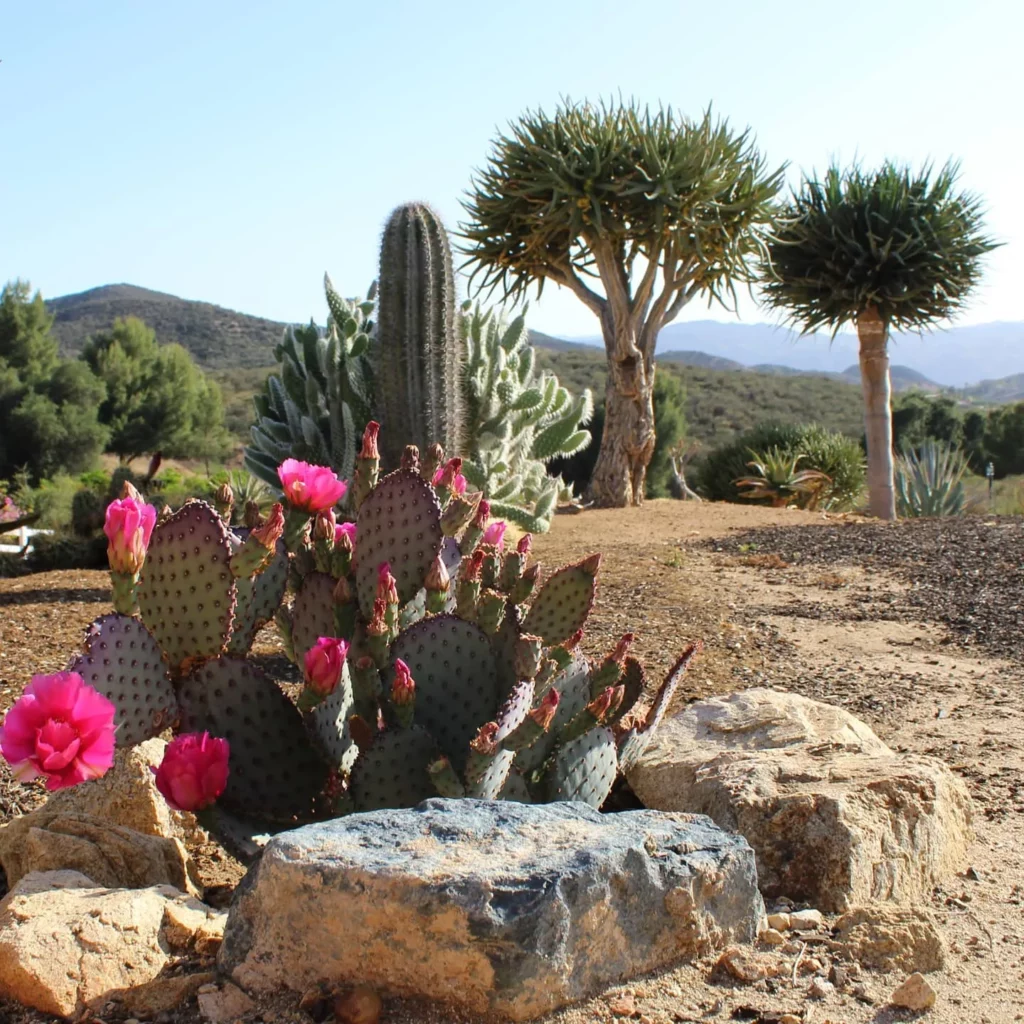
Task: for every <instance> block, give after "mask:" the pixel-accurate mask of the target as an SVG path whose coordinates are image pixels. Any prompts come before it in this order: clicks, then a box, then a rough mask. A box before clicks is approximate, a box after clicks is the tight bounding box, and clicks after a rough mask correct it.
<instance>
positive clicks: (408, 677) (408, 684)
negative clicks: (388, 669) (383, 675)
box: [391, 658, 416, 707]
mask: <svg viewBox="0 0 1024 1024" xmlns="http://www.w3.org/2000/svg"><path fill="white" fill-rule="evenodd" d="M415 699H416V682H415V680H414V679H413V677H412V672H410V671H409V666H408V665H407V664H406V663H405V662H404V661H402V659H401V658H395V678H394V679H393V680H392V682H391V700H392V703H394V704H395V705H396V706H397V707H404V706H406V705H408V704H411V703H412V702H413V701H414V700H415Z"/></svg>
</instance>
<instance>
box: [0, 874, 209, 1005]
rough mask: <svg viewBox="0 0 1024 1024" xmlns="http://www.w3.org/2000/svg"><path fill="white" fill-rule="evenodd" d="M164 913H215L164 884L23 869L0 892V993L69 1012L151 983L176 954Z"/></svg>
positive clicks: (201, 918) (194, 917)
mask: <svg viewBox="0 0 1024 1024" xmlns="http://www.w3.org/2000/svg"><path fill="white" fill-rule="evenodd" d="M186 911H187V912H188V914H187V915H186V914H185V913H184V912H186ZM169 916H170V917H171V919H172V920H173V922H174V924H173V926H172V930H173V928H180V926H181V922H182V921H183V920H191V921H194V922H195V923H196V924H197V926H199V927H201V926H203V925H205V924H206V923H208V922H210V921H212V920H214V919H215V918H216V917H217V916H218V915H217V912H216V911H214V910H212V909H211V908H209V907H206V906H204V905H203V904H201V903H199V902H198V900H195V899H194V898H193V897H191V896H188V895H186V894H184V893H182V892H179V891H178V890H177V889H175V888H173V887H172V886H169V885H159V886H152V887H150V888H146V889H106V888H102V887H99V886H96V885H95V883H94V882H93V881H92V880H91V879H89V878H86V877H85V876H84V875H82V874H81V873H80V872H75V871H57V872H39V873H32V874H29V875H26V876H25V877H24V878H23V879H21V881H20V882H18V884H16V885H15V886H14V887H13V888H12V889H11V891H10V892H9V893H8V894H7V895H6V896H5V897H4V899H3V900H0V997H4V998H7V999H13V1000H15V1001H17V1002H19V1003H22V1004H23V1005H25V1006H31V1007H33V1008H35V1009H37V1010H41V1011H43V1012H44V1013H51V1014H56V1015H58V1016H61V1017H70V1016H72V1015H75V1014H77V1013H78V1012H80V1011H81V1010H82V1009H83V1008H84V1007H87V1006H93V1005H96V1004H99V1003H102V1002H105V1001H107V1000H109V999H111V998H114V997H118V998H121V994H122V993H124V992H125V990H137V989H139V988H140V987H144V986H147V985H151V984H152V983H153V982H154V981H155V980H156V979H157V978H158V976H159V975H160V972H161V971H162V970H163V969H164V968H165V967H166V966H167V964H168V963H169V962H170V960H171V959H172V958H174V957H176V956H177V955H178V954H179V949H180V941H181V937H180V936H178V937H177V942H178V943H179V945H178V946H177V947H176V946H175V944H172V943H171V942H170V941H168V934H167V932H168V928H167V922H168V918H169ZM185 944H186V945H187V944H188V941H187V940H186V943H185Z"/></svg>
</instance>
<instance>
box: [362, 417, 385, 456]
mask: <svg viewBox="0 0 1024 1024" xmlns="http://www.w3.org/2000/svg"><path fill="white" fill-rule="evenodd" d="M379 433H380V424H379V423H378V422H377V421H376V420H370V422H369V423H367V424H366V429H365V430H364V431H363V446H362V448H360V450H359V458H361V459H379V458H380V452H379V451H378V450H377V435H378V434H379Z"/></svg>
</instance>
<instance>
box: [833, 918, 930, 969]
mask: <svg viewBox="0 0 1024 1024" xmlns="http://www.w3.org/2000/svg"><path fill="white" fill-rule="evenodd" d="M831 948H832V949H833V950H836V951H839V952H841V953H842V955H843V956H844V957H845V958H846V959H848V960H855V961H857V963H861V964H864V965H865V966H867V967H872V968H875V969H876V970H880V971H895V970H899V971H906V972H921V971H938V970H941V969H942V968H943V966H944V965H945V961H946V950H945V944H944V942H943V939H942V934H941V932H940V931H939V928H938V922H937V921H936V919H935V917H934V915H932V914H931V913H930V912H929V911H927V910H925V909H924V908H919V907H900V906H890V905H887V904H884V903H874V904H867V905H866V906H863V907H856V908H855V909H853V910H850V911H848V912H847V913H845V914H843V916H842V917H840V918H839V920H838V921H836V924H835V942H834V943H832V944H831Z"/></svg>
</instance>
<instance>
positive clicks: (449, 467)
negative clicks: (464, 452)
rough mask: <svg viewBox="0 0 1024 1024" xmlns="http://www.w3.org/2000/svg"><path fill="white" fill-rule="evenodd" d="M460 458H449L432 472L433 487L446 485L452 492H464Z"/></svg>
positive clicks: (464, 480)
mask: <svg viewBox="0 0 1024 1024" xmlns="http://www.w3.org/2000/svg"><path fill="white" fill-rule="evenodd" d="M461 469H462V459H460V458H454V459H449V460H448V461H447V462H446V463H445V464H444V465H443V466H439V467H438V469H437V472H436V473H435V474H434V479H433V480H432V483H433V485H434V486H435V487H447V488H448V490H449V491H451V492H452V494H459V495H462V494H465V493H466V478H465V477H464V476H463V475H462V473H461V472H460V470H461Z"/></svg>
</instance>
